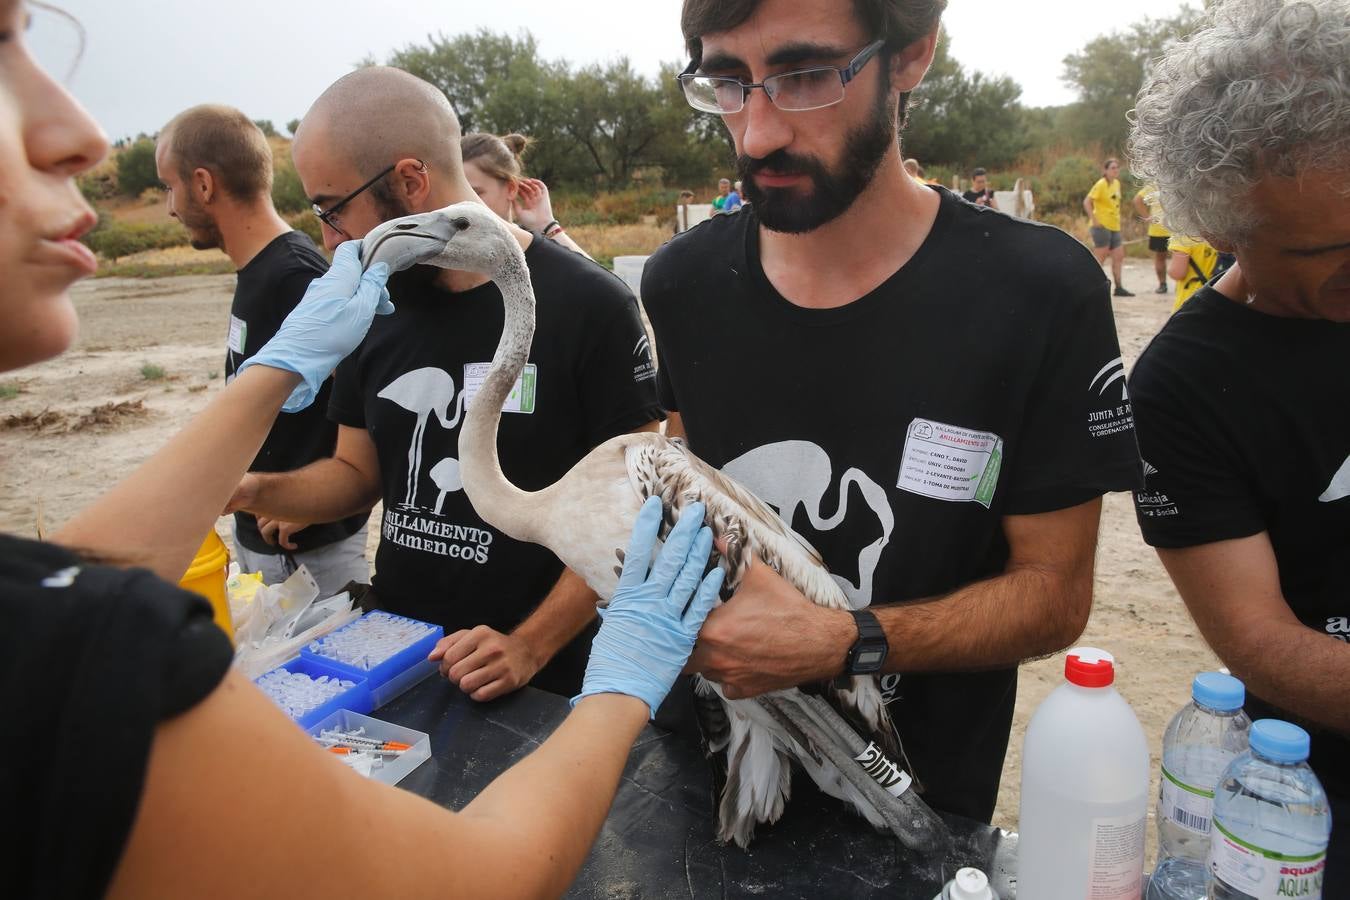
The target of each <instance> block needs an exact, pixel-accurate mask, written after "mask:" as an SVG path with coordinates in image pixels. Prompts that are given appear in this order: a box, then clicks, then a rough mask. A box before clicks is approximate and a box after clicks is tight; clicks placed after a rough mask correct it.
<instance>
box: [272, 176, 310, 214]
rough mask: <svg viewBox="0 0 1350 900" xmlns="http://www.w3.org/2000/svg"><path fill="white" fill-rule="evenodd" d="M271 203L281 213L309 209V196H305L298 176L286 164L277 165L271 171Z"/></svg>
mask: <svg viewBox="0 0 1350 900" xmlns="http://www.w3.org/2000/svg"><path fill="white" fill-rule="evenodd" d="M272 205H273V206H275V207H276V208H277V209H278V210H279V211H280V212H282V213H298V212H307V211H308V210H309V206H310V203H309V197H307V196H305V188H304V185H302V184H301V183H300V176H299V175H297V174H296V172H295V169H293V168H291V167H290V166H288V165H283V166H277V167H276V170H275V171H274V172H273V173H272Z"/></svg>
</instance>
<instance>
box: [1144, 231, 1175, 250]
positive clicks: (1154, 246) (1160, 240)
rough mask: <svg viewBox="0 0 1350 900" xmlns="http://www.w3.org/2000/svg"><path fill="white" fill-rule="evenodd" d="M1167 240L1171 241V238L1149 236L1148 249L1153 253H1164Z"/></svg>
mask: <svg viewBox="0 0 1350 900" xmlns="http://www.w3.org/2000/svg"><path fill="white" fill-rule="evenodd" d="M1169 240H1171V238H1165V237H1158V236H1157V235H1152V234H1150V235H1149V236H1148V249H1149V250H1151V251H1153V252H1154V253H1166V252H1167V242H1168V241H1169Z"/></svg>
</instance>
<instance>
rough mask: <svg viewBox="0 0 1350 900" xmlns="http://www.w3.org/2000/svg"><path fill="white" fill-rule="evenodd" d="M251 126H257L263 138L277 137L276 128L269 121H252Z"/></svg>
mask: <svg viewBox="0 0 1350 900" xmlns="http://www.w3.org/2000/svg"><path fill="white" fill-rule="evenodd" d="M253 124H254V125H257V126H258V130H259V131H261V132H262V133H263V136H264V137H270V138H271V137H278V135H277V126H275V125H273V124H272V120H271V119H254V120H253Z"/></svg>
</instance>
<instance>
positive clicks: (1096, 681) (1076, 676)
mask: <svg viewBox="0 0 1350 900" xmlns="http://www.w3.org/2000/svg"><path fill="white" fill-rule="evenodd" d="M1115 663H1116V659H1115V657H1114V656H1112V655H1111V654H1110V653H1107V652H1106V651H1105V650H1098V649H1097V648H1096V647H1074V648H1073V649H1072V650H1070V651H1069V655H1068V656H1067V657H1065V658H1064V677H1065V678H1066V679H1068V681H1069V683H1070V684H1076V685H1078V686H1079V687H1090V688H1100V687H1107V686H1109V685H1110V684H1111V682H1113V681H1115V680H1116V666H1115Z"/></svg>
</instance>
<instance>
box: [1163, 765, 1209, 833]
mask: <svg viewBox="0 0 1350 900" xmlns="http://www.w3.org/2000/svg"><path fill="white" fill-rule="evenodd" d="M1160 805H1161V806H1162V814H1163V818H1164V819H1166V820H1167V821H1169V822H1172V823H1175V824H1176V825H1177V826H1178V827H1180V828H1184V829H1185V830H1186V831H1189V832H1191V833H1192V834H1196V835H1199V836H1200V837H1205V836H1206V835H1208V834H1209V820H1210V817H1211V816H1212V815H1213V814H1214V792H1213V791H1205V790H1201V789H1200V788H1198V787H1196V786H1194V785H1191V784H1187V783H1186V782H1184V781H1182V780H1180V779H1179V778H1177V777H1176V776H1175V775H1173V774H1172V773H1171V772H1169V771H1167V768H1166V767H1164V768H1163V770H1162V803H1161V804H1160Z"/></svg>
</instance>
